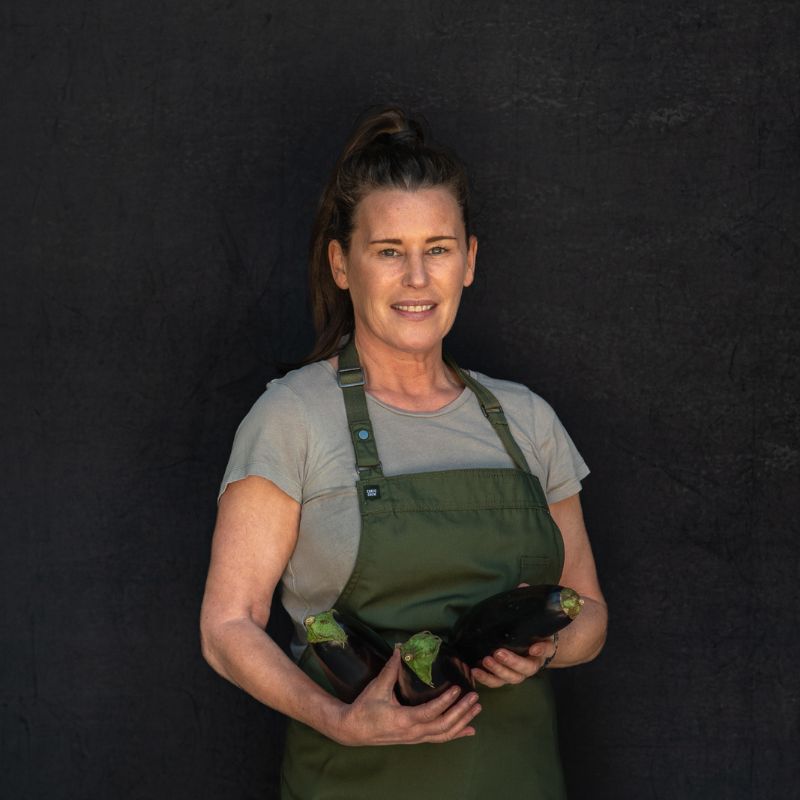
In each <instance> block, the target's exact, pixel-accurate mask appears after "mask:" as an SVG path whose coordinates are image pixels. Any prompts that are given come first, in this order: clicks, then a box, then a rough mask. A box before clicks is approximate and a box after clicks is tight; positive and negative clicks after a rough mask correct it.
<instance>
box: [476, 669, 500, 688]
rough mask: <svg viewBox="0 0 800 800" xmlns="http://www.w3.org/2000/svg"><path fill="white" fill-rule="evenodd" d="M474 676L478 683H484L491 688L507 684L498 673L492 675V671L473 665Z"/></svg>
mask: <svg viewBox="0 0 800 800" xmlns="http://www.w3.org/2000/svg"><path fill="white" fill-rule="evenodd" d="M472 677H473V678H474V679H475V680H476V681H478V683H482V684H483V685H484V686H488V687H489V688H490V689H499V688H500V687H501V686H505V685H506V682H505V681H504V680H501V679H500V678H498V677H497V676H496V675H492V673H491V672H486V671H485V670H482V669H480V668H479V667H473V669H472Z"/></svg>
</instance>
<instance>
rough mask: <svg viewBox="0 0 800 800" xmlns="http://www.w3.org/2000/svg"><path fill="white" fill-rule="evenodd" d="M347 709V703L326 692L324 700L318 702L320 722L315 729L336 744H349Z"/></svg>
mask: <svg viewBox="0 0 800 800" xmlns="http://www.w3.org/2000/svg"><path fill="white" fill-rule="evenodd" d="M349 710H350V706H349V705H348V704H347V703H343V702H342V701H341V700H338V699H337V698H335V697H334V696H333V695H330V694H327V692H326V698H325V700H324V701H323V702H322V703H320V724H319V726H318V727H317V730H318V731H319V732H320V733H321V734H322V735H323V736H327V737H328V738H329V739H332V740H333V741H334V742H336V743H337V744H343V745H347V744H350V742H349V741H348V739H349V737H348V732H347V718H348V714H347V712H348V711H349Z"/></svg>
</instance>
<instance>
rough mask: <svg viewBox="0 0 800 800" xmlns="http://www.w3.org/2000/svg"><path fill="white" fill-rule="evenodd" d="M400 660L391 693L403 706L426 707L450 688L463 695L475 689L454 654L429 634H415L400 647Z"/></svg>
mask: <svg viewBox="0 0 800 800" xmlns="http://www.w3.org/2000/svg"><path fill="white" fill-rule="evenodd" d="M400 657H401V662H402V666H401V667H400V672H399V674H398V676H397V685H396V687H395V690H396V693H397V699H398V700H399V701H400V702H401V703H402V704H403V705H407V706H418V705H419V704H420V703H427V702H428V700H433V699H434V698H436V697H439V695H441V694H443V693H444V692H446V691H447V690H448V689H449V688H450V687H451V686H453V685H455V686H459V687H460V688H461V689H462V690H463V691H464V692H470V691H472V690H473V689H474V688H475V682H474V681H473V679H472V673H471V672H470V669H469V667H468V666H467V665H466V664H465V663H464V662H463V661H462V660H461V659H460V658H459V656H458V653H456V652H455V650H453V649H452V648H451V647H450V646H449V645H448V644H447V643H446V642H444V641H442V639H441V637H439V636H436V635H435V634H433V633H431V632H430V631H422V632H421V633H415V634H414V635H413V636H412V637H411V638H410V639H408V641H406V642H404V643H403V644H401V645H400Z"/></svg>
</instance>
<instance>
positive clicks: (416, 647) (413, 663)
mask: <svg viewBox="0 0 800 800" xmlns="http://www.w3.org/2000/svg"><path fill="white" fill-rule="evenodd" d="M441 644H442V640H441V638H440V637H438V636H436V635H435V634H433V633H431V632H430V631H422V633H415V634H414V635H413V636H412V637H411V638H410V639H409V640H408V641H407V642H405V644H401V645H400V657H401V658H402V659H403V662H404V663H405V664H406V665H407V666H408V667H409V668H410V669H412V670H413V671H414V674H415V675H416V676H417V677H418V678H419V679H420V680H421V681H422V682H423V683H425V684H427V685H428V686H433V678H432V676H431V670H432V667H433V662H434V661H436V656H438V655H439V647H440V646H441Z"/></svg>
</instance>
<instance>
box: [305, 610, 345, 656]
mask: <svg viewBox="0 0 800 800" xmlns="http://www.w3.org/2000/svg"><path fill="white" fill-rule="evenodd" d="M303 624H304V625H305V627H306V636H307V637H308V643H309V644H324V643H327V642H330V643H331V644H338V645H340V646H341V647H344V646H345V645H346V644H347V634H346V633H345V632H344V629H343V628H342V626H341V625H340V624H339V623H338V622H337V621H336V620H335V619H334V618H333V609H331V610H330V611H324V612H323V613H322V614H315V615H314V616H311V617H306V618H305V621H304V623H303Z"/></svg>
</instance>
